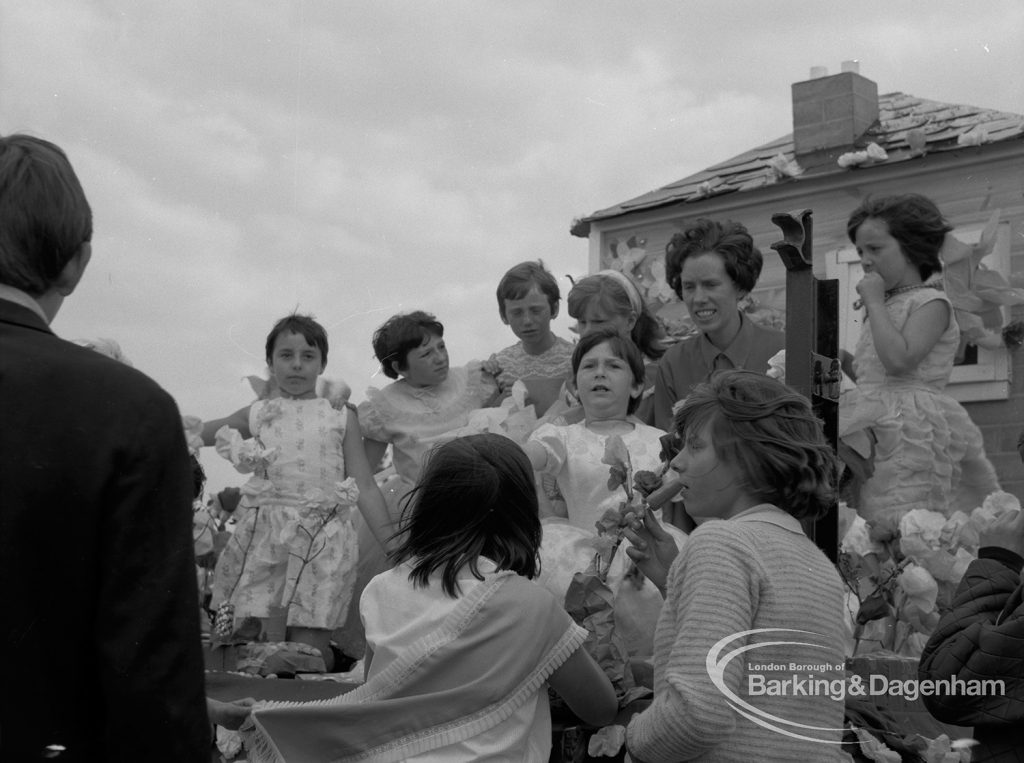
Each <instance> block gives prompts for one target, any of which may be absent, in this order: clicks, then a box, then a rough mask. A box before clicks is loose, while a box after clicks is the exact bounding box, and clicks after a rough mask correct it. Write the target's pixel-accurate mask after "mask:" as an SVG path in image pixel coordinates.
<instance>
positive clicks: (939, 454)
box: [839, 194, 999, 526]
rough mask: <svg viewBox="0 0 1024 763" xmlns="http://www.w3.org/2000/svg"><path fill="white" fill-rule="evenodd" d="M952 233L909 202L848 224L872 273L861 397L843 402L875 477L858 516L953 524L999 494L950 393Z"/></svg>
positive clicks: (955, 336) (859, 353)
mask: <svg viewBox="0 0 1024 763" xmlns="http://www.w3.org/2000/svg"><path fill="white" fill-rule="evenodd" d="M951 230H952V228H951V227H950V226H949V224H948V223H947V222H946V220H945V219H944V218H943V217H942V213H941V212H939V210H938V208H937V207H936V206H935V204H934V203H933V202H932V201H931V200H930V199H927V198H926V197H924V196H920V195H918V194H907V195H904V196H891V197H880V198H874V199H868V200H867V201H865V202H864V203H863V204H862V205H861V206H860V207H858V208H857V209H856V210H854V212H853V214H852V215H851V216H850V219H849V221H848V223H847V233H848V234H849V237H850V240H851V241H852V242H853V243H854V244H856V246H857V253H858V254H859V255H860V261H861V265H862V266H863V268H864V278H863V279H862V280H861V281H860V283H858V284H857V292H858V293H859V294H860V297H861V302H862V303H863V306H864V310H865V312H866V313H867V319H866V320H865V325H864V330H862V331H861V334H860V339H859V341H858V343H857V349H856V351H855V353H854V364H853V368H854V373H855V376H856V381H857V389H856V390H853V391H851V392H848V393H846V394H845V395H844V396H843V399H842V401H841V403H840V431H839V433H840V436H841V437H843V439H844V441H845V442H846V443H847V444H848V445H849V446H850V447H851V448H854V449H855V450H856V451H857V452H858V453H860V454H861V455H862V456H864V457H869V458H870V457H872V456H873V461H874V473H873V474H872V476H871V477H870V478H869V479H868V480H867V481H866V482H865V483H864V484H863V486H862V487H861V490H860V496H859V500H858V505H857V510H858V511H859V512H860V514H861V515H862V516H863V517H865V518H866V519H868V520H875V521H878V520H882V519H887V520H890V521H893V522H895V523H897V526H898V522H899V519H900V517H901V516H902V515H903V514H905V513H906V512H907V511H909V510H911V509H929V510H932V511H939V512H942V513H943V514H945V515H947V516H949V515H950V514H951V513H952V512H953V511H955V510H956V509H957V508H961V509H966V510H967V511H970V510H971V509H972V508H974V507H975V506H978V505H980V504H981V503H982V501H983V500H984V498H985V496H987V495H988V494H989V493H991V492H993V491H995V490H998V489H999V484H998V481H997V479H996V474H995V470H994V469H993V467H992V464H991V463H989V461H988V459H987V458H986V457H985V449H984V443H983V441H982V436H981V432H980V431H979V429H978V427H977V426H976V425H975V424H974V422H972V421H971V419H970V417H969V416H968V415H967V411H965V410H964V408H963V406H962V405H960V404H959V403H958V402H957V401H956V400H954V399H953V398H952V397H950V396H949V394H947V393H946V391H945V387H946V384H947V383H948V382H949V377H950V374H951V373H952V371H953V361H954V357H955V355H956V351H957V347H958V345H959V342H960V330H959V328H958V326H957V322H956V319H955V317H954V315H953V310H952V307H951V306H950V301H949V298H948V297H947V296H946V295H945V294H944V293H943V291H942V283H941V281H940V280H938V279H936V280H932V276H933V275H936V274H938V273H939V272H940V271H941V269H942V264H941V262H940V260H939V250H940V249H941V248H942V245H943V242H944V241H945V238H946V235H947V234H949V233H950V231H951Z"/></svg>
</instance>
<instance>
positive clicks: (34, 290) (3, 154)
mask: <svg viewBox="0 0 1024 763" xmlns="http://www.w3.org/2000/svg"><path fill="white" fill-rule="evenodd" d="M91 240H92V210H91V209H90V207H89V202H88V201H87V200H86V198H85V191H83V190H82V185H81V183H79V181H78V177H77V176H76V175H75V171H74V169H72V167H71V163H70V162H69V161H68V157H67V155H66V154H65V153H64V151H62V150H61V149H60V147H58V146H56V145H54V144H53V143H50V142H49V141H46V140H43V139H41V138H34V137H32V136H30V135H8V136H7V137H2V138H0V283H5V284H7V285H8V286H13V287H14V288H16V289H21V290H22V291H24V292H27V293H28V294H31V295H32V296H39V295H41V294H44V293H45V292H47V291H48V290H49V289H50V288H51V287H52V286H53V284H54V282H55V281H56V280H57V278H58V277H59V276H60V274H61V273H62V272H63V270H64V268H65V267H66V266H67V264H68V263H69V262H70V261H71V259H72V258H73V257H74V256H75V255H76V254H77V253H78V252H79V251H81V249H82V245H83V244H85V243H87V242H89V241H91Z"/></svg>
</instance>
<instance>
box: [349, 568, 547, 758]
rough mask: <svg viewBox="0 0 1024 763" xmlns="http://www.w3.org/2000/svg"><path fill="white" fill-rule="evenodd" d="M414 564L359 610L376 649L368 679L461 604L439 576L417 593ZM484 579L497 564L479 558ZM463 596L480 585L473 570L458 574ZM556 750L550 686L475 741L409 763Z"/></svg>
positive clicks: (395, 573)
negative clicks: (412, 575) (552, 728)
mask: <svg viewBox="0 0 1024 763" xmlns="http://www.w3.org/2000/svg"><path fill="white" fill-rule="evenodd" d="M413 565H414V562H412V561H407V562H405V563H403V564H400V565H399V566H397V567H395V568H393V569H391V570H388V571H387V572H384V573H381V574H380V575H377V576H376V577H375V578H374V579H373V580H371V581H370V583H369V584H368V585H367V586H366V589H365V590H364V591H363V595H362V598H361V599H360V603H359V609H360V614H361V616H362V618H363V625H364V626H365V628H366V643H367V645H368V646H369V647H370V648H371V649H372V650H373V661H372V662H371V664H370V670H369V672H368V673H367V676H366V678H367V680H370V679H371V678H372V677H373V676H375V675H377V674H379V673H380V672H381V671H383V670H384V669H385V668H386V667H387V666H388V665H390V664H392V663H393V662H394V661H395V660H397V659H398V658H399V657H400V656H401V655H402V652H403V651H404V650H405V649H406V648H407V647H408V646H409V645H411V644H415V643H416V642H417V641H419V640H420V639H421V638H423V637H424V636H427V635H429V634H430V633H433V632H434V631H436V630H437V629H438V628H439V627H440V626H441V624H442V623H443V622H444V621H445V619H446V618H447V617H448V616H449V615H451V613H452V611H453V610H454V609H455V607H456V606H457V605H458V603H459V599H457V598H455V599H453V598H452V597H450V596H448V595H447V594H446V593H445V592H444V589H443V588H442V587H441V574H440V572H438V573H436V574H434V575H433V576H431V579H430V585H429V587H427V588H414V587H413V584H412V582H411V581H410V580H409V573H410V571H411V570H412V567H413ZM477 566H478V569H479V571H480V572H481V574H483V575H485V576H488V575H493V574H494V572H496V567H495V565H494V562H492V561H490V560H489V559H484V558H482V557H481V558H480V559H479V560H478V563H477ZM458 582H459V586H460V588H461V590H462V593H463V595H465V594H467V593H469V592H470V591H471V590H473V588H475V587H476V586H478V585H480V584H481V582H482V581H480V580H479V579H477V578H476V577H474V576H473V573H472V572H470V571H469V568H468V567H464V568H463V569H462V570H461V571H460V572H459V575H458ZM550 751H551V712H550V709H549V707H548V695H547V690H546V685H545V687H542V691H538V692H537V693H536V695H535V696H534V698H533V699H532V700H530V701H527V702H526V703H524V704H523V705H522V706H521V707H519V708H518V709H517V710H516V711H515V712H514V713H513V714H512V715H511V716H510V717H509V718H508V719H506V720H504V721H502V722H501V723H499V724H498V725H497V726H495V727H494V728H492V729H490V730H488V731H487V732H485V733H483V734H479V735H477V736H475V737H471V738H470V739H467V740H465V741H463V742H457V743H455V744H452V745H448V746H447V747H442V748H439V749H436V750H430V751H429V752H425V753H421V754H419V755H415V756H413V757H410V758H406V761H414V762H415V763H457V762H458V761H479V760H517V761H518V760H522V761H538V763H543V762H544V761H547V760H548V756H549V754H550Z"/></svg>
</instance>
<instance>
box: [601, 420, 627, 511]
mask: <svg viewBox="0 0 1024 763" xmlns="http://www.w3.org/2000/svg"><path fill="white" fill-rule="evenodd" d="M601 463H602V464H608V466H609V467H610V468H609V469H608V490H615V488H617V487H621V488H622V489H623V490H625V491H626V497H627V498H632V497H633V486H632V481H633V480H632V472H633V466H632V463H631V461H630V458H629V450H628V449H627V448H626V443H624V442H623V441H622V438H621V437H619V436H618V435H617V434H613V435H612V436H611V437H609V438H608V439H607V440H605V442H604V456H603V457H602V458H601Z"/></svg>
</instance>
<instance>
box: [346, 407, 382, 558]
mask: <svg viewBox="0 0 1024 763" xmlns="http://www.w3.org/2000/svg"><path fill="white" fill-rule="evenodd" d="M370 442H373V441H372V440H371V441H370ZM341 447H342V452H343V454H344V456H345V472H346V474H347V475H348V476H349V477H351V478H352V479H354V480H355V481H356V485H357V486H358V487H359V501H358V505H359V512H360V513H361V514H362V515H363V519H365V520H366V525H367V526H368V527H369V528H370V532H371V533H373V537H374V538H376V540H377V542H378V543H379V544H380V545H381V548H383V549H384V550H385V551H386V550H387V549H388V544H387V541H388V538H389V537H390V535H391V529H392V528H391V517H390V515H389V514H388V508H387V505H386V504H385V503H384V496H383V495H382V494H381V492H380V488H379V487H377V481H376V480H375V479H374V478H373V472H372V471H371V470H370V463H369V461H368V460H367V458H366V451H365V450H364V449H363V433H362V432H361V431H360V429H359V418H358V417H357V416H356V414H355V412H354V411H350V412H349V416H348V426H347V427H346V429H345V439H344V440H343V441H342V445H341ZM377 460H378V461H379V460H380V459H379V457H378V459H377Z"/></svg>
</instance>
